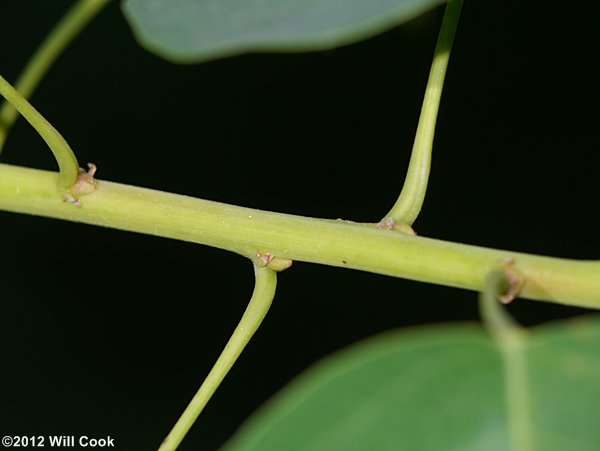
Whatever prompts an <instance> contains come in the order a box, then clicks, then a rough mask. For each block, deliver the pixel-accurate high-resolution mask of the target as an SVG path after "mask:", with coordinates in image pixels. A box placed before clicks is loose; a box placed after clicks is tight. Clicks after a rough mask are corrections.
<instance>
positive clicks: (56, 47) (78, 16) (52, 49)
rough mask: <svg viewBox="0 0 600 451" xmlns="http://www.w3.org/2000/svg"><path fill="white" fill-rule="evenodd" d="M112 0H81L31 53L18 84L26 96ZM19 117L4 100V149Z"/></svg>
mask: <svg viewBox="0 0 600 451" xmlns="http://www.w3.org/2000/svg"><path fill="white" fill-rule="evenodd" d="M108 1H109V0H79V1H78V2H77V3H75V5H73V6H72V7H71V9H70V10H69V11H68V12H67V13H66V14H65V15H64V16H63V18H62V19H61V20H60V21H59V22H58V23H57V24H56V26H55V27H54V28H53V29H52V31H51V32H50V34H48V36H47V37H46V39H45V40H44V42H43V43H42V45H41V46H40V47H39V48H38V49H37V51H36V52H35V54H34V55H33V56H32V57H31V59H30V60H29V62H28V63H27V66H25V69H24V70H23V72H22V74H21V76H20V77H19V78H18V80H17V81H16V83H15V88H16V90H17V91H19V93H20V94H21V95H22V96H23V97H25V98H27V99H28V98H29V97H31V94H33V92H34V91H35V89H36V88H37V86H38V84H39V83H40V81H41V79H42V78H43V77H44V75H46V73H47V72H48V69H49V68H50V66H52V63H54V61H55V60H56V58H57V57H58V56H59V55H60V54H61V53H62V52H63V50H64V49H65V47H66V46H67V45H69V43H70V42H71V41H72V40H73V38H74V37H75V36H77V35H78V34H79V32H80V31H81V30H82V29H83V28H84V27H85V26H86V25H87V24H88V23H89V22H90V20H92V19H93V18H94V16H95V15H96V14H98V12H99V11H100V10H101V9H102V8H103V7H104V5H106V4H107V3H108ZM18 117H19V115H18V112H17V110H16V109H15V108H14V107H13V106H12V105H11V104H10V103H4V104H3V105H2V108H0V153H1V152H2V148H3V147H4V142H5V141H6V137H7V135H8V133H9V132H10V128H11V127H12V125H13V124H14V123H15V121H16V120H17V118H18Z"/></svg>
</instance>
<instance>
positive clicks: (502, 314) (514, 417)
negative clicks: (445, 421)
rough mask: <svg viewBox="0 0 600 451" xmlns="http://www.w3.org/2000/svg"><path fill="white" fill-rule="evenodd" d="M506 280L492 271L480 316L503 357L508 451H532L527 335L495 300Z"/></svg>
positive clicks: (498, 273) (483, 296)
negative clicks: (509, 450)
mask: <svg viewBox="0 0 600 451" xmlns="http://www.w3.org/2000/svg"><path fill="white" fill-rule="evenodd" d="M506 287H507V279H506V277H505V275H504V273H503V272H502V270H500V269H494V270H491V271H490V272H489V274H488V276H487V277H486V283H485V289H484V291H482V292H481V294H480V304H479V305H480V309H481V316H482V317H483V320H484V321H485V323H486V325H487V327H488V329H489V330H490V333H491V334H492V336H493V337H494V339H495V341H496V343H497V345H498V348H499V349H500V352H501V354H502V360H503V365H504V385H505V390H506V404H507V416H508V435H509V442H510V449H511V451H533V450H534V449H535V447H534V440H533V434H532V430H533V426H532V417H531V405H530V400H529V393H530V390H529V388H528V386H529V382H528V376H527V358H526V355H525V348H526V333H525V331H524V330H523V329H521V327H519V326H518V325H517V324H515V323H514V321H513V320H512V318H510V316H509V315H508V314H507V313H506V311H505V310H504V309H503V308H502V307H501V305H500V303H499V301H498V298H499V297H500V295H501V294H502V293H504V292H505V289H506Z"/></svg>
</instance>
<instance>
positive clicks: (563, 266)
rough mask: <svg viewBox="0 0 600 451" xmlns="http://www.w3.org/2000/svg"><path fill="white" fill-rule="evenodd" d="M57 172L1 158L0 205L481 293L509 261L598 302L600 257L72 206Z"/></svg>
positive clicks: (102, 187) (153, 201)
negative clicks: (64, 198) (7, 162)
mask: <svg viewBox="0 0 600 451" xmlns="http://www.w3.org/2000/svg"><path fill="white" fill-rule="evenodd" d="M57 176H58V174H57V173H55V172H49V171H40V170H35V169H28V168H22V167H18V166H9V165H5V164H0V209H2V210H8V211H13V212H19V213H26V214H33V215H41V216H48V217H52V218H58V219H65V220H69V221H77V222H82V223H87V224H95V225H100V226H105V227H111V228H116V229H121V230H130V231H133V232H139V233H146V234H150V235H157V236H163V237H168V238H174V239H179V240H184V241H190V242H194V243H199V244H205V245H208V246H214V247H217V248H221V249H226V250H230V251H233V252H237V253H239V254H242V255H244V256H246V257H253V256H254V255H256V253H257V252H260V253H262V254H264V253H271V254H273V255H274V256H275V257H281V258H285V259H291V260H296V261H305V262H313V263H320V264H325V265H331V266H339V267H345V268H351V269H358V270H362V271H369V272H373V273H378V274H386V275H389V276H394V277H402V278H406V279H412V280H419V281H423V282H429V283H435V284H440V285H447V286H452V287H461V288H466V289H471V290H478V291H480V290H482V289H483V287H484V285H485V277H486V274H487V273H488V271H489V270H490V269H493V268H495V267H498V265H501V264H503V263H504V262H506V261H507V260H508V259H512V260H514V264H513V265H512V266H511V268H512V269H513V270H514V271H515V272H517V273H519V274H520V275H521V276H523V277H524V278H525V279H526V283H525V286H524V288H523V291H522V292H521V296H522V297H525V298H529V299H538V300H545V301H551V302H558V303H564V304H570V305H577V306H583V307H592V308H600V261H578V260H568V259H559V258H552V257H542V256H535V255H528V254H521V253H515V252H509V251H502V250H494V249H487V248H482V247H477V246H469V245H465V244H457V243H450V242H446V241H440V240H434V239H431V238H424V237H418V236H417V237H415V236H410V235H405V234H403V233H400V232H397V231H394V230H388V229H380V228H377V227H376V226H374V225H372V224H359V223H352V222H346V221H335V220H326V219H313V218H306V217H300V216H293V215H286V214H280V213H272V212H266V211H260V210H254V209H250V208H242V207H236V206H232V205H227V204H221V203H217V202H211V201H206V200H201V199H195V198H191V197H187V196H181V195H177V194H169V193H164V192H160V191H155V190H150V189H145V188H138V187H134V186H128V185H122V184H118V183H111V182H105V181H98V182H97V189H96V191H94V192H93V193H91V194H89V195H87V196H85V197H83V198H82V202H83V205H82V206H81V207H76V206H75V205H73V204H68V203H65V202H63V201H62V198H61V196H60V193H59V191H58V185H57Z"/></svg>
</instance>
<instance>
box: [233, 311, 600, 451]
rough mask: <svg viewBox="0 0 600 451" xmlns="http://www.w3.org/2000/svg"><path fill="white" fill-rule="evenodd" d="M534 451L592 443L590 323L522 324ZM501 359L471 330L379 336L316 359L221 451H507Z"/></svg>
mask: <svg viewBox="0 0 600 451" xmlns="http://www.w3.org/2000/svg"><path fill="white" fill-rule="evenodd" d="M527 343H528V344H527V348H526V351H525V355H526V357H527V365H528V372H529V382H530V383H529V386H528V390H529V396H530V400H531V405H532V407H533V414H532V415H533V430H532V431H530V433H531V435H532V436H533V439H534V442H535V445H536V449H537V450H544V451H564V450H566V449H573V450H577V451H592V450H597V449H600V428H599V427H598V419H599V418H600V417H599V414H598V407H597V405H598V401H599V400H600V319H598V318H595V319H594V318H588V319H580V320H577V321H570V322H566V323H557V324H552V325H549V326H544V327H541V328H539V329H536V330H534V331H532V333H531V336H530V339H529V340H528V342H527ZM503 374H504V373H503V363H502V358H501V355H500V353H499V351H498V350H497V348H496V347H495V345H494V343H493V342H492V341H491V339H490V338H489V337H488V336H487V334H486V333H485V332H484V331H483V330H482V329H481V328H480V327H477V326H474V325H458V326H445V327H430V328H421V329H418V330H413V331H409V332H397V333H389V334H385V335H383V336H380V337H377V338H375V339H372V340H369V341H368V342H366V343H364V344H361V345H358V346H354V347H351V348H350V349H349V350H347V351H344V352H342V353H340V354H339V355H335V356H333V357H331V358H328V359H326V360H325V361H323V362H321V363H319V364H317V365H316V366H315V367H313V368H312V369H310V370H308V371H307V372H306V373H305V374H304V375H302V376H300V377H299V378H298V379H297V380H296V381H294V382H293V383H291V384H290V386H289V387H288V388H286V389H284V390H283V391H282V393H280V394H279V395H277V396H276V397H275V398H274V399H273V400H272V401H270V402H269V403H267V405H266V406H265V407H263V408H262V409H261V410H260V411H259V412H258V413H257V414H256V415H255V416H254V417H253V418H251V419H250V420H249V421H248V422H247V424H245V425H244V426H242V428H241V429H240V431H238V433H237V434H236V435H235V436H234V438H233V439H232V440H231V441H230V442H229V443H228V444H226V446H225V447H224V450H226V451H251V450H252V451H258V450H271V449H285V450H286V451H297V450H305V451H306V450H311V451H321V450H322V451H338V450H339V451H342V450H343V451H349V450H357V451H358V450H361V451H362V450H378V451H383V450H390V451H391V450H394V451H398V450H406V451H481V450H486V451H507V450H509V449H510V445H509V442H510V440H509V437H508V432H507V409H506V401H505V388H504V380H503Z"/></svg>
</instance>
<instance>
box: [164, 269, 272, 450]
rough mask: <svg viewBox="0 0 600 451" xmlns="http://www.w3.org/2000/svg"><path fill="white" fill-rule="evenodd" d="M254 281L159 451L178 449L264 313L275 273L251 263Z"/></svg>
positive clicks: (270, 298) (268, 304)
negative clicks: (243, 307) (240, 313)
mask: <svg viewBox="0 0 600 451" xmlns="http://www.w3.org/2000/svg"><path fill="white" fill-rule="evenodd" d="M254 274H255V277H256V284H255V285H254V292H253V293H252V298H251V299H250V302H249V303H248V307H247V308H246V311H245V312H244V315H243V316H242V319H241V320H240V322H239V324H238V325H237V327H236V329H235V331H234V332H233V334H232V335H231V338H230V339H229V341H228V342H227V345H225V349H223V352H222V353H221V355H220V356H219V358H218V359H217V362H216V363H215V365H214V366H213V368H212V369H211V370H210V373H209V374H208V376H207V377H206V379H205V380H204V382H203V383H202V385H201V386H200V389H199V390H198V392H197V393H196V395H195V396H194V398H193V399H192V400H191V401H190V403H189V405H188V406H187V408H186V409H185V411H184V412H183V414H182V415H181V417H179V420H178V421H177V423H176V424H175V426H174V427H173V429H172V430H171V432H170V433H169V435H167V437H166V438H165V439H164V440H163V442H162V444H161V445H160V448H159V451H173V450H175V449H177V447H178V446H179V444H180V443H181V441H182V440H183V438H184V437H185V436H186V434H187V433H188V431H189V430H190V428H191V427H192V425H193V424H194V422H195V421H196V419H197V418H198V415H200V413H201V412H202V409H204V407H205V406H206V404H207V403H208V401H209V400H210V398H211V396H212V395H213V393H214V392H215V390H216V389H217V387H218V386H219V385H220V384H221V382H222V381H223V379H224V378H225V376H226V375H227V373H228V372H229V370H230V369H231V367H232V366H233V364H234V363H235V361H236V360H237V359H238V357H239V356H240V354H241V353H242V351H243V350H244V348H245V347H246V345H247V344H248V342H249V341H250V339H251V338H252V336H253V335H254V333H255V332H256V330H257V329H258V327H259V326H260V324H261V323H262V321H263V319H264V317H265V315H266V314H267V312H268V310H269V307H271V302H272V301H273V297H274V296H275V288H276V286H277V275H276V272H275V271H273V270H271V269H269V268H267V267H258V266H256V265H255V266H254Z"/></svg>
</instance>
